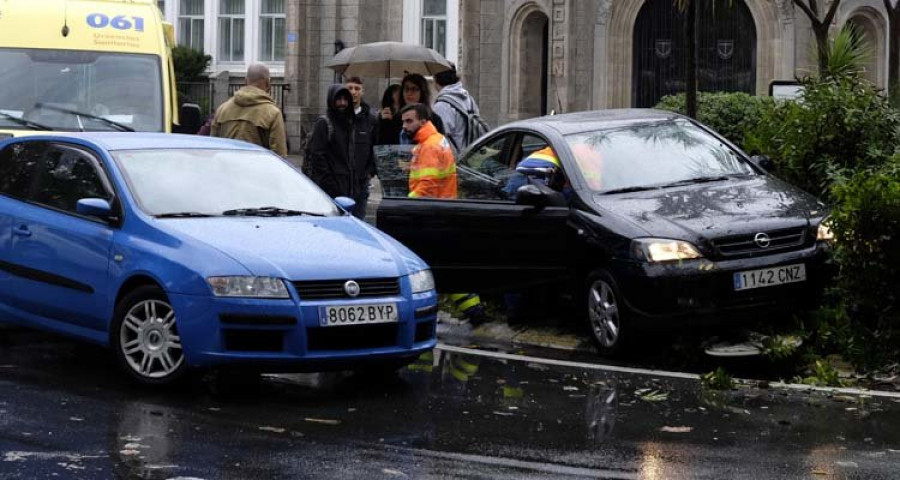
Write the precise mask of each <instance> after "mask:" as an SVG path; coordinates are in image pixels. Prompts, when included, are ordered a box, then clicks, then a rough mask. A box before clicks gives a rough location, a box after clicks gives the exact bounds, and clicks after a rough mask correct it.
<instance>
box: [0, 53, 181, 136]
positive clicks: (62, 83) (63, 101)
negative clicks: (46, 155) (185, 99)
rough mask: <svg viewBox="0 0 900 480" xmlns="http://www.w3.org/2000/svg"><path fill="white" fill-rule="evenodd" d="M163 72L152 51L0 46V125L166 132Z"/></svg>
mask: <svg viewBox="0 0 900 480" xmlns="http://www.w3.org/2000/svg"><path fill="white" fill-rule="evenodd" d="M161 75H162V74H161V69H160V63H159V58H158V57H156V56H154V55H138V54H121V53H104V52H82V51H72V50H37V49H14V48H13V49H11V48H0V85H3V88H0V114H5V115H0V128H3V129H28V128H29V127H28V126H27V124H26V123H24V122H16V121H15V120H14V119H12V118H9V117H14V118H16V119H22V120H28V121H30V122H34V123H35V124H37V125H41V126H44V127H47V128H50V129H53V130H68V131H82V130H84V131H119V130H125V129H123V128H120V127H116V126H115V125H114V124H113V123H111V122H114V123H118V124H120V125H123V126H125V127H127V128H128V129H133V130H137V131H143V132H162V131H163V130H164V125H163V100H162V81H161ZM75 113H83V114H84V115H76V114H75ZM90 116H94V117H101V118H90ZM101 119H106V120H109V121H111V122H104V121H102V120H101Z"/></svg>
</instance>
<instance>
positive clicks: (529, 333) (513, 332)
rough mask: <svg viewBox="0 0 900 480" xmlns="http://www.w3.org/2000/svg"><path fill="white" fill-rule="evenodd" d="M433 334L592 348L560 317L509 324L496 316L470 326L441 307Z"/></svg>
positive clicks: (454, 339)
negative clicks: (435, 331) (474, 326)
mask: <svg viewBox="0 0 900 480" xmlns="http://www.w3.org/2000/svg"><path fill="white" fill-rule="evenodd" d="M437 335H438V340H439V341H441V342H445V343H453V344H457V345H469V344H478V343H482V344H493V345H508V346H513V347H524V346H530V347H542V348H555V349H558V350H566V351H578V352H587V353H590V352H594V348H593V346H592V345H591V343H590V340H589V339H588V338H587V337H586V336H584V335H582V334H581V332H578V331H577V325H575V322H574V321H566V320H562V319H547V320H546V321H529V322H527V323H521V324H513V325H510V324H509V323H507V321H506V319H505V318H498V319H493V320H489V321H488V322H486V323H484V324H482V325H479V326H478V327H476V328H474V329H473V328H472V327H471V326H470V325H468V324H464V323H462V322H461V321H460V320H459V319H457V318H454V317H452V316H451V315H450V314H449V313H447V312H444V311H441V312H439V313H438V328H437Z"/></svg>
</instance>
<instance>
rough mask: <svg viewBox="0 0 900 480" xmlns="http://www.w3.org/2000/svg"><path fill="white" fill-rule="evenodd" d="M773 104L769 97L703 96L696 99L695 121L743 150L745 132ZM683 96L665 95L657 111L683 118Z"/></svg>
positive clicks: (722, 94)
mask: <svg viewBox="0 0 900 480" xmlns="http://www.w3.org/2000/svg"><path fill="white" fill-rule="evenodd" d="M772 103H773V101H772V99H771V98H770V97H755V96H752V95H748V94H746V93H725V92H715V93H705V92H701V93H700V94H699V96H698V98H697V117H698V118H697V120H699V121H700V122H701V123H703V124H705V125H707V126H709V127H710V128H712V129H713V130H715V131H716V132H718V133H720V134H721V135H722V136H724V137H725V138H727V139H728V140H730V141H731V142H732V143H734V144H735V145H737V146H739V147H741V148H745V143H746V136H747V132H748V131H750V130H752V129H754V128H756V125H757V124H758V123H759V121H760V118H761V116H762V112H763V109H764V108H765V107H767V106H769V105H771V104H772ZM684 107H685V99H684V94H683V93H679V94H678V95H668V96H665V97H663V98H662V100H660V102H659V104H657V105H656V108H658V109H660V110H667V111H670V112H676V113H680V114H682V115H684V113H685V112H684Z"/></svg>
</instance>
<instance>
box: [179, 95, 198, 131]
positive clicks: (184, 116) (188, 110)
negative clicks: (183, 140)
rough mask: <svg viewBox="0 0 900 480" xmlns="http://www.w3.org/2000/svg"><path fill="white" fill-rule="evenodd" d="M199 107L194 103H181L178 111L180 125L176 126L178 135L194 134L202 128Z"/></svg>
mask: <svg viewBox="0 0 900 480" xmlns="http://www.w3.org/2000/svg"><path fill="white" fill-rule="evenodd" d="M201 117H202V114H201V113H200V105H197V104H196V103H182V104H181V109H180V110H179V120H180V121H181V125H179V126H178V132H179V133H189V134H195V133H197V132H198V131H199V130H200V127H201V126H203V119H202V118H201Z"/></svg>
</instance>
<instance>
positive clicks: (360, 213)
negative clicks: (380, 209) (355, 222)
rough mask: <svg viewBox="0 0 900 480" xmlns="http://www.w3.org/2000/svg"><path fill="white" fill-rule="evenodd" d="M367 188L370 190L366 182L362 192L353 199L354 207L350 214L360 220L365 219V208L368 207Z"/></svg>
mask: <svg viewBox="0 0 900 480" xmlns="http://www.w3.org/2000/svg"><path fill="white" fill-rule="evenodd" d="M369 188H371V185H370V184H369V182H366V186H365V187H363V191H362V192H361V193H360V194H359V195H357V196H356V197H354V198H353V200H354V201H356V206H355V207H353V211H352V212H350V213H352V214H353V216H354V217H356V218H358V219H360V220H365V219H366V207H368V203H369Z"/></svg>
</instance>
